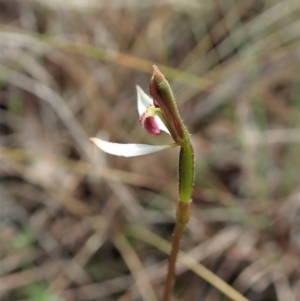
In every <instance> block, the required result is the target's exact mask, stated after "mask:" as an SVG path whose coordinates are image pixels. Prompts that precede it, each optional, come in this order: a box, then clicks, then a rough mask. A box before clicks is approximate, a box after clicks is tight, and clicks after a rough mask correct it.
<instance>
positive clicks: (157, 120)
mask: <svg viewBox="0 0 300 301" xmlns="http://www.w3.org/2000/svg"><path fill="white" fill-rule="evenodd" d="M154 118H155V120H156V122H157V125H158V127H159V129H160V130H161V131H164V132H166V133H168V134H169V135H171V134H170V132H169V130H168V129H167V127H166V126H165V124H164V123H163V122H162V120H161V119H160V118H159V117H158V116H155V117H154Z"/></svg>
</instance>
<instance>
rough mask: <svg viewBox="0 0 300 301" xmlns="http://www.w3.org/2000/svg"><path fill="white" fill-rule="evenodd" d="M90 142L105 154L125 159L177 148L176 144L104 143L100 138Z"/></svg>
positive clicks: (91, 139)
mask: <svg viewBox="0 0 300 301" xmlns="http://www.w3.org/2000/svg"><path fill="white" fill-rule="evenodd" d="M90 141H91V142H92V143H94V144H95V145H96V146H97V147H99V148H100V149H102V150H103V151H104V152H106V153H108V154H111V155H115V156H123V157H136V156H142V155H147V154H151V153H155V152H158V151H161V150H163V149H167V148H172V147H175V146H177V144H176V143H172V144H166V145H148V144H130V143H129V144H121V143H114V142H108V141H104V140H101V139H98V138H90Z"/></svg>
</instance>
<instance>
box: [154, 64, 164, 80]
mask: <svg viewBox="0 0 300 301" xmlns="http://www.w3.org/2000/svg"><path fill="white" fill-rule="evenodd" d="M153 77H154V78H155V80H157V81H162V80H164V79H165V77H164V75H163V74H162V73H161V72H160V70H159V68H158V67H157V66H156V65H153Z"/></svg>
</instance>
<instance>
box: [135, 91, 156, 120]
mask: <svg viewBox="0 0 300 301" xmlns="http://www.w3.org/2000/svg"><path fill="white" fill-rule="evenodd" d="M136 91H137V108H138V112H139V115H140V116H141V115H143V114H144V113H145V111H146V110H147V108H148V107H150V106H152V105H153V100H152V98H151V97H150V96H148V95H147V94H146V93H145V92H144V90H143V89H142V88H141V87H140V86H136Z"/></svg>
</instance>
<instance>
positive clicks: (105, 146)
mask: <svg viewBox="0 0 300 301" xmlns="http://www.w3.org/2000/svg"><path fill="white" fill-rule="evenodd" d="M149 91H150V95H151V97H149V96H148V95H147V94H146V93H145V92H144V91H143V90H142V89H141V88H140V87H139V86H137V109H138V113H139V116H140V117H139V121H140V125H141V126H142V127H143V128H144V130H145V131H146V132H147V133H149V134H151V135H155V136H156V135H159V134H160V132H161V131H163V132H165V133H167V134H169V135H171V137H172V139H173V141H174V142H173V143H171V144H167V145H156V146H155V145H148V144H120V143H113V142H108V141H104V140H101V139H98V138H90V141H91V142H92V143H94V144H95V145H96V146H97V147H99V148H100V149H101V150H103V151H104V152H106V153H109V154H112V155H116V156H124V157H133V156H141V155H146V154H151V153H154V152H157V151H160V150H163V149H167V148H171V147H175V146H180V147H181V151H180V158H179V192H180V201H181V202H184V203H189V200H190V196H191V192H192V186H193V181H194V152H193V147H192V144H191V141H190V138H189V133H188V130H187V128H186V126H185V125H184V124H183V121H182V119H181V117H180V115H179V112H178V108H177V105H176V102H175V98H174V96H173V93H172V91H171V88H170V86H169V83H168V82H167V80H166V79H165V77H164V76H163V74H162V73H161V72H160V71H159V69H158V67H156V66H154V73H153V76H152V78H151V82H150V85H149Z"/></svg>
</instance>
